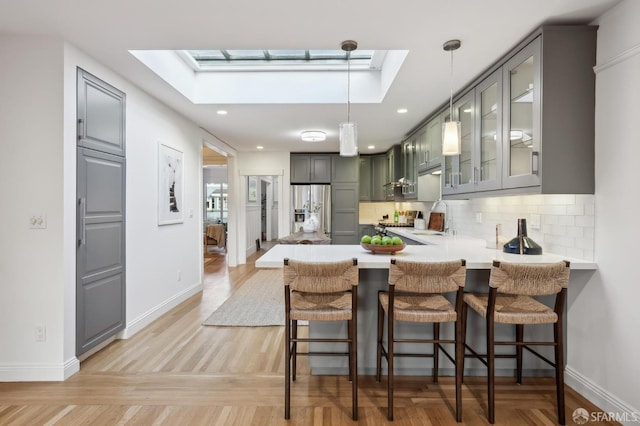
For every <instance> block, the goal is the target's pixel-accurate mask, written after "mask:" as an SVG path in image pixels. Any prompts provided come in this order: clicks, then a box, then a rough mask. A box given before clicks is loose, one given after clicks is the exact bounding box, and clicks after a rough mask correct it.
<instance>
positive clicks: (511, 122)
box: [503, 38, 541, 188]
mask: <svg viewBox="0 0 640 426" xmlns="http://www.w3.org/2000/svg"><path fill="white" fill-rule="evenodd" d="M540 55H541V52H540V39H539V38H538V39H536V40H534V41H533V42H532V43H530V44H529V45H528V46H527V47H525V48H524V49H523V50H521V51H520V52H518V53H517V54H516V55H515V56H514V57H513V58H511V59H510V60H509V61H508V62H506V63H505V65H504V66H503V73H504V74H503V78H504V90H505V96H504V98H505V110H504V120H503V132H504V135H505V137H504V139H505V144H504V156H505V158H504V160H505V162H504V169H503V187H504V188H516V187H523V186H536V185H540V179H539V175H538V172H539V169H540V164H539V160H540V155H539V154H540Z"/></svg>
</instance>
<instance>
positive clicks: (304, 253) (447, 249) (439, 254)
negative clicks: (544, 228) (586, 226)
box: [255, 228, 597, 270]
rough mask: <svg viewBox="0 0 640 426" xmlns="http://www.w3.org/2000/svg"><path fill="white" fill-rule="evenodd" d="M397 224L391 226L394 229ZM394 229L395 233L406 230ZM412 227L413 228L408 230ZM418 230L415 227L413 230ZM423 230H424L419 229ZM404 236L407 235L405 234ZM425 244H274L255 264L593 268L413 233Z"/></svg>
mask: <svg viewBox="0 0 640 426" xmlns="http://www.w3.org/2000/svg"><path fill="white" fill-rule="evenodd" d="M397 229H398V228H396V229H394V232H396V231H397ZM406 229H408V228H405V230H404V231H400V232H397V233H398V234H399V235H402V233H404V232H406V233H409V231H406ZM412 231H413V230H412ZM416 231H419V230H416ZM420 232H424V231H420ZM407 236H408V235H407ZM418 238H420V241H422V242H425V243H427V244H428V245H408V246H406V247H405V249H404V250H403V251H401V252H396V253H395V254H394V255H390V254H382V253H378V254H372V253H370V252H369V251H367V250H365V249H364V248H362V247H361V246H360V245H324V246H323V245H280V244H279V245H276V246H274V247H273V248H271V249H270V250H269V251H268V252H267V253H265V254H264V255H263V256H262V257H260V258H259V259H258V260H256V264H255V265H256V268H281V267H282V264H283V259H284V258H289V259H297V260H303V261H335V260H342V259H349V258H354V257H355V258H357V259H358V266H359V267H360V268H363V269H386V268H388V267H389V259H391V257H396V258H398V259H406V260H415V261H444V260H455V259H465V260H466V261H467V268H468V269H490V268H491V265H492V263H493V260H501V261H505V262H514V263H515V262H517V263H552V262H558V261H561V260H568V261H569V262H571V269H584V270H595V269H597V265H596V263H595V262H593V261H589V260H582V259H574V258H570V257H567V256H558V255H555V254H550V253H545V254H541V255H520V254H510V253H503V252H502V248H500V249H491V248H487V247H486V242H485V241H484V240H481V239H477V238H469V237H463V236H456V237H454V236H444V235H431V236H414V237H412V239H416V240H417V239H418Z"/></svg>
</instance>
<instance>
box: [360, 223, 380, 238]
mask: <svg viewBox="0 0 640 426" xmlns="http://www.w3.org/2000/svg"><path fill="white" fill-rule="evenodd" d="M375 234H376V229H375V227H374V225H371V224H360V225H358V236H359V237H360V238H362V236H363V235H368V236H370V237H371V236H373V235H375Z"/></svg>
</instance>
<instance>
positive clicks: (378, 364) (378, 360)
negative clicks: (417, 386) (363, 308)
mask: <svg viewBox="0 0 640 426" xmlns="http://www.w3.org/2000/svg"><path fill="white" fill-rule="evenodd" d="M379 295H380V293H378V344H377V354H376V382H379V381H380V380H381V376H382V334H383V331H384V309H383V308H382V304H381V303H380V296H379Z"/></svg>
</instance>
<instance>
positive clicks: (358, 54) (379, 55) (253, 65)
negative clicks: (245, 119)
mask: <svg viewBox="0 0 640 426" xmlns="http://www.w3.org/2000/svg"><path fill="white" fill-rule="evenodd" d="M193 52H200V53H201V54H202V56H205V55H204V53H205V52H211V57H212V58H211V60H209V61H207V60H206V59H205V60H201V61H198V60H197V59H196V57H195V56H194V55H193ZM239 52H240V51H238V50H223V49H217V50H216V49H213V50H179V51H176V53H177V54H178V55H179V56H180V57H181V58H182V59H183V60H184V61H185V62H186V63H187V64H188V65H189V66H190V67H191V68H193V69H194V71H196V72H216V71H343V70H346V69H347V52H344V51H342V50H302V49H291V50H277V49H267V50H251V51H248V52H250V55H247V57H246V59H243V58H240V57H239V56H240V55H239ZM258 52H261V55H259V54H258ZM286 52H299V53H298V54H297V55H294V54H292V53H286ZM300 52H304V58H302V55H301V53H300ZM385 54H386V51H379V50H356V51H353V52H351V58H350V62H351V69H352V70H369V71H372V70H379V69H380V66H381V64H382V63H383V61H384V57H385ZM234 56H235V58H234ZM260 56H262V57H260ZM223 58H224V59H223Z"/></svg>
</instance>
